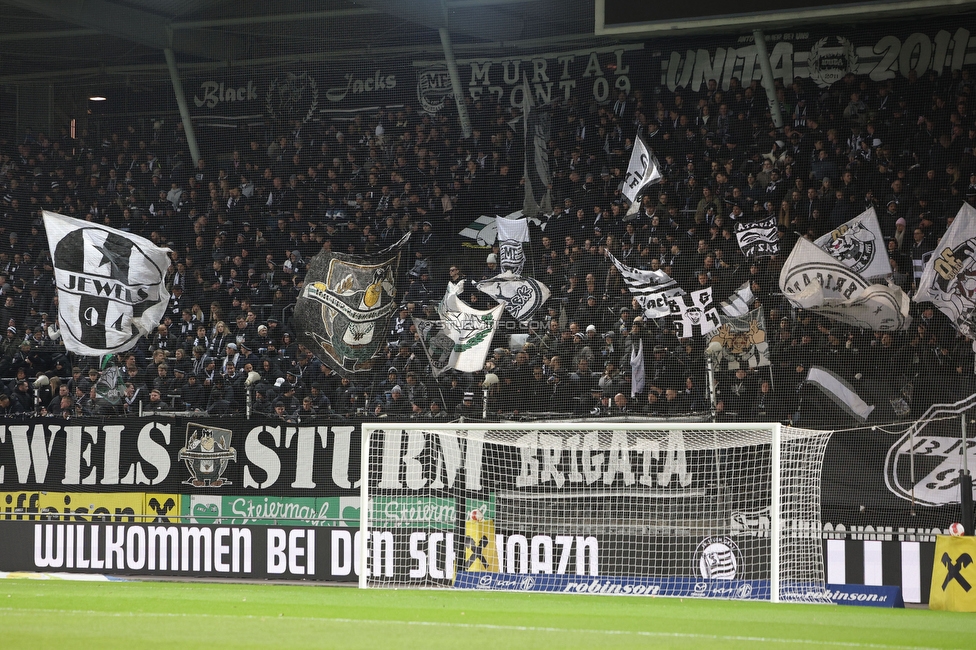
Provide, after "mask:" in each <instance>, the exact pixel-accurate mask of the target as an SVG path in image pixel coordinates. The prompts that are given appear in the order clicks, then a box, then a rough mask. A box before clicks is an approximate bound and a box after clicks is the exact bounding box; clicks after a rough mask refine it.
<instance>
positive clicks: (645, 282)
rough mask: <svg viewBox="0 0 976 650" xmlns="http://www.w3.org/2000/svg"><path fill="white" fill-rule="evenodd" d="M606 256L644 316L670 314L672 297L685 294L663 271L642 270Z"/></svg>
mask: <svg viewBox="0 0 976 650" xmlns="http://www.w3.org/2000/svg"><path fill="white" fill-rule="evenodd" d="M607 256H608V257H609V258H610V261H611V262H613V265H614V266H616V267H617V270H618V271H620V275H621V277H623V279H624V282H625V283H626V285H627V288H628V289H630V294H631V295H632V296H634V298H635V299H636V300H637V304H639V305H640V306H641V308H642V309H643V310H644V316H645V317H647V318H663V317H664V316H670V315H671V302H672V299H674V298H676V297H677V296H683V295H685V290H684V289H682V288H681V287H679V286H678V283H677V282H675V281H674V280H672V279H671V276H669V275H668V274H667V273H665V272H664V271H642V270H640V269H635V268H633V267H630V266H627V265H626V264H624V263H623V262H621V261H620V260H618V259H617V258H616V257H614V256H613V255H611V254H610V253H607Z"/></svg>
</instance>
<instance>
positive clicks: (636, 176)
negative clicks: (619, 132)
mask: <svg viewBox="0 0 976 650" xmlns="http://www.w3.org/2000/svg"><path fill="white" fill-rule="evenodd" d="M663 179H664V176H663V175H662V174H661V165H660V163H658V161H657V158H655V157H654V154H652V153H651V152H650V151H648V149H647V147H646V146H644V141H643V140H641V138H640V137H639V136H638V137H637V139H636V140H635V141H634V149H633V151H631V152H630V163H629V164H628V165H627V175H626V176H624V183H623V186H622V187H621V192H623V195H624V196H625V197H627V200H628V201H630V210H629V211H628V212H627V213H628V214H635V213H636V212H637V210H638V207H637V206H638V202H637V198H638V196H639V195H640V193H641V192H642V191H643V190H644V188H645V187H649V186H651V185H656V184H657V183H660V182H661V181H662V180H663Z"/></svg>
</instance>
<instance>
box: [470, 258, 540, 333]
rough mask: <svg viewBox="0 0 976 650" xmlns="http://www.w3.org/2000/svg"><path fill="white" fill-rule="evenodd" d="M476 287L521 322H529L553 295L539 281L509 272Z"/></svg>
mask: <svg viewBox="0 0 976 650" xmlns="http://www.w3.org/2000/svg"><path fill="white" fill-rule="evenodd" d="M476 286H477V287H478V289H479V290H480V291H481V292H482V293H486V294H488V295H489V296H491V297H492V298H494V299H495V300H496V301H498V302H500V303H502V304H503V305H505V310H506V311H507V312H508V313H509V314H511V315H512V318H514V319H515V320H517V321H519V322H525V321H526V320H528V318H529V317H530V316H532V314H534V313H535V312H536V310H537V309H539V308H540V307H542V305H543V304H544V303H545V302H546V301H547V300H549V296H550V295H551V292H550V290H549V287H547V286H546V285H544V284H542V283H541V282H539V281H538V280H536V279H534V278H520V277H519V276H517V275H515V274H514V273H511V272H508V271H506V272H505V273H500V274H498V275H496V276H495V277H493V278H491V279H490V280H484V281H482V282H479V283H478V284H477V285H476Z"/></svg>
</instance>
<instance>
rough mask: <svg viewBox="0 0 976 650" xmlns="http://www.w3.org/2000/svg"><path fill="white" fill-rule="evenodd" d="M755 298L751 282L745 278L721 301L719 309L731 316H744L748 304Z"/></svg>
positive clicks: (747, 310) (746, 312)
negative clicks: (740, 284)
mask: <svg viewBox="0 0 976 650" xmlns="http://www.w3.org/2000/svg"><path fill="white" fill-rule="evenodd" d="M755 299H756V297H755V296H754V295H753V293H752V283H751V282H750V281H749V280H746V281H745V282H743V283H742V286H740V287H739V288H738V289H736V290H735V292H734V293H733V294H732V295H731V296H729V297H728V298H726V299H725V300H723V301H722V303H721V304H720V305H719V309H721V310H722V313H723V314H725V315H726V316H729V317H731V318H735V317H738V316H745V315H746V314H748V313H749V305H750V304H752V301H753V300H755Z"/></svg>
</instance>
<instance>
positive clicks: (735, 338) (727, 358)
mask: <svg viewBox="0 0 976 650" xmlns="http://www.w3.org/2000/svg"><path fill="white" fill-rule="evenodd" d="M720 319H721V322H722V325H721V326H720V327H719V328H718V329H717V330H715V331H713V332H712V333H711V338H709V340H708V342H709V344H712V343H718V344H719V345H721V346H722V349H721V351H719V352H718V353H716V355H715V360H716V361H717V363H718V368H717V369H719V370H738V369H739V368H758V367H760V366H768V365H769V341H768V340H767V337H766V319H765V318H764V317H763V310H762V309H755V310H753V311H751V312H748V313H747V314H744V315H743V316H741V317H736V318H727V317H724V316H722V317H720Z"/></svg>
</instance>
